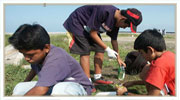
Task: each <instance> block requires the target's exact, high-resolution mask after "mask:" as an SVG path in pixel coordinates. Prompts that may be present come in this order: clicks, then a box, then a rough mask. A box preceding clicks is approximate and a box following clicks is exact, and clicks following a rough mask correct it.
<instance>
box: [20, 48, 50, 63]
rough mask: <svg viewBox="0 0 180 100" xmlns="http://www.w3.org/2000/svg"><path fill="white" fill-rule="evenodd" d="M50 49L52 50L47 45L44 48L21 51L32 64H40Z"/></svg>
mask: <svg viewBox="0 0 180 100" xmlns="http://www.w3.org/2000/svg"><path fill="white" fill-rule="evenodd" d="M49 50H50V46H48V47H46V46H45V48H44V49H43V50H41V49H36V50H19V52H21V53H22V54H23V55H24V57H25V60H26V61H27V62H29V63H30V64H39V63H41V62H42V61H43V60H44V58H45V56H46V54H47V53H48V52H49Z"/></svg>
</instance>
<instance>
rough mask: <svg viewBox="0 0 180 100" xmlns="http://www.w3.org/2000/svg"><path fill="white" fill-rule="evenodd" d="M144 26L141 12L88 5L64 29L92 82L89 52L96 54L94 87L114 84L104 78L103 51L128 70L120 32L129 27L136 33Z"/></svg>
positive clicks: (79, 9) (72, 15)
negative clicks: (108, 41) (104, 37)
mask: <svg viewBox="0 0 180 100" xmlns="http://www.w3.org/2000/svg"><path fill="white" fill-rule="evenodd" d="M141 22H142V15H141V12H140V11H138V10H137V9H135V8H131V9H127V10H120V9H118V8H116V7H115V6H112V5H85V6H82V7H79V8H77V9H76V10H75V11H74V12H72V13H71V15H70V16H69V17H68V18H67V20H66V21H65V22H64V24H63V25H64V27H65V28H66V30H67V31H68V32H67V33H68V34H67V35H68V37H69V44H70V45H69V48H70V52H71V53H74V54H79V55H80V64H81V66H82V68H83V70H84V72H85V73H86V75H87V76H88V78H89V80H91V78H90V70H89V68H90V57H89V56H90V51H95V55H94V66H95V74H94V79H95V83H100V84H112V83H113V82H112V81H106V80H104V79H103V78H102V77H101V76H102V75H101V72H102V63H103V58H104V51H106V52H107V54H108V56H109V57H110V58H116V59H117V61H118V63H119V65H122V66H126V65H125V63H124V62H123V61H122V60H121V58H120V56H119V54H118V53H119V50H118V43H117V36H118V31H119V28H126V27H130V28H131V31H132V32H134V33H135V32H136V27H137V26H138V25H139V24H140V23H141ZM103 32H106V34H107V35H108V36H110V38H111V44H112V47H113V50H112V49H111V48H109V47H108V46H107V45H106V44H104V43H103V41H102V40H101V36H100V33H103Z"/></svg>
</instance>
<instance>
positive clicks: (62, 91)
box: [9, 24, 92, 96]
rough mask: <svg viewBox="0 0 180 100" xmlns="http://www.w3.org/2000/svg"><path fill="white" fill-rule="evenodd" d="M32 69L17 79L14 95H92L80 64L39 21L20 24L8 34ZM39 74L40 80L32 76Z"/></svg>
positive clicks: (10, 40)
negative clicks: (52, 43) (58, 44)
mask: <svg viewBox="0 0 180 100" xmlns="http://www.w3.org/2000/svg"><path fill="white" fill-rule="evenodd" d="M9 42H10V44H12V45H13V46H14V48H15V49H17V50H19V52H21V53H22V54H23V55H24V57H25V60H26V61H27V62H29V63H30V64H31V68H32V69H31V71H30V73H29V75H28V76H27V77H26V79H25V80H24V82H21V83H18V84H17V85H16V86H15V88H14V90H13V95H31V96H32V95H33V96H34V95H91V90H92V84H91V82H90V81H89V80H88V77H87V76H86V75H85V73H84V72H83V70H82V68H81V66H80V64H79V63H78V62H77V61H76V60H75V59H74V58H73V57H71V56H70V55H69V54H68V53H67V52H66V51H65V50H63V49H62V48H59V47H55V46H53V45H51V44H50V37H49V35H48V33H47V32H46V30H45V29H44V28H43V27H42V26H40V25H38V24H34V25H29V24H24V25H21V26H20V27H19V28H18V29H17V30H16V32H15V33H14V34H13V35H12V36H11V37H10V38H9ZM35 75H38V81H37V82H36V81H34V82H32V81H31V80H32V79H33V78H34V77H35Z"/></svg>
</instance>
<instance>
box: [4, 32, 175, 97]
mask: <svg viewBox="0 0 180 100" xmlns="http://www.w3.org/2000/svg"><path fill="white" fill-rule="evenodd" d="M131 35H132V34H119V36H118V37H130V36H131ZM137 36H138V35H135V37H137ZM9 37H10V35H5V46H7V45H8V44H9V43H8V38H9ZM50 37H51V44H53V45H55V46H57V47H61V48H63V49H65V50H66V51H67V52H68V53H69V49H68V41H67V37H66V35H57V34H52V35H50ZM102 37H106V36H105V35H103V36H102ZM165 39H167V40H172V41H175V35H166V36H165ZM105 44H107V45H108V46H110V47H112V46H111V43H110V42H107V41H106V42H105ZM173 45H174V46H172V44H169V45H167V50H170V51H172V52H174V53H175V44H173ZM132 50H133V42H127V43H124V42H121V43H119V52H120V56H121V58H122V59H123V60H124V58H125V56H126V54H127V53H128V52H130V51H132ZM70 55H71V56H72V57H74V58H75V59H76V60H77V61H78V62H79V55H75V54H70ZM93 55H94V53H93V52H92V53H91V55H90V59H91V60H90V65H91V66H90V68H91V73H92V74H93V69H94V68H93V67H94V66H93ZM24 64H28V63H27V62H26V61H25V60H23V61H22V63H21V64H20V65H19V66H14V65H5V73H4V74H5V90H4V91H5V96H11V95H12V91H13V88H14V86H15V85H16V84H17V83H19V82H21V81H24V79H25V77H26V75H27V74H28V73H29V69H22V68H21V66H22V65H24ZM117 67H118V64H117V62H116V61H115V60H109V59H108V57H107V54H106V53H105V56H104V62H103V74H104V75H105V78H107V79H112V80H113V81H115V83H118V82H119V81H118V80H117V74H116V72H117ZM106 70H110V71H114V73H112V74H113V75H112V74H111V73H109V72H108V71H106ZM107 72H108V73H107ZM37 79H38V78H37V77H35V78H34V79H33V80H37ZM132 80H139V77H138V75H136V76H128V75H126V78H125V80H124V81H123V82H125V81H132ZM96 88H97V92H99V91H114V90H115V89H114V84H113V85H100V86H96ZM128 90H130V91H134V92H136V93H139V94H144V93H146V89H145V86H140V85H137V86H133V87H130V88H128ZM95 94H96V93H94V94H93V95H95Z"/></svg>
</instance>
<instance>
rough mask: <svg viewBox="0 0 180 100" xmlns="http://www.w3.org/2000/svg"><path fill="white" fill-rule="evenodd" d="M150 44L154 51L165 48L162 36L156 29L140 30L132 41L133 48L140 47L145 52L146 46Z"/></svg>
mask: <svg viewBox="0 0 180 100" xmlns="http://www.w3.org/2000/svg"><path fill="white" fill-rule="evenodd" d="M148 46H151V47H152V48H154V49H155V50H156V51H164V50H166V44H165V41H164V38H163V36H162V35H161V33H159V32H158V31H157V30H156V29H153V30H151V29H148V30H145V31H144V32H142V33H141V34H140V35H139V36H138V37H137V38H136V40H135V42H134V49H136V50H139V49H142V50H144V51H145V52H147V47H148Z"/></svg>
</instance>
